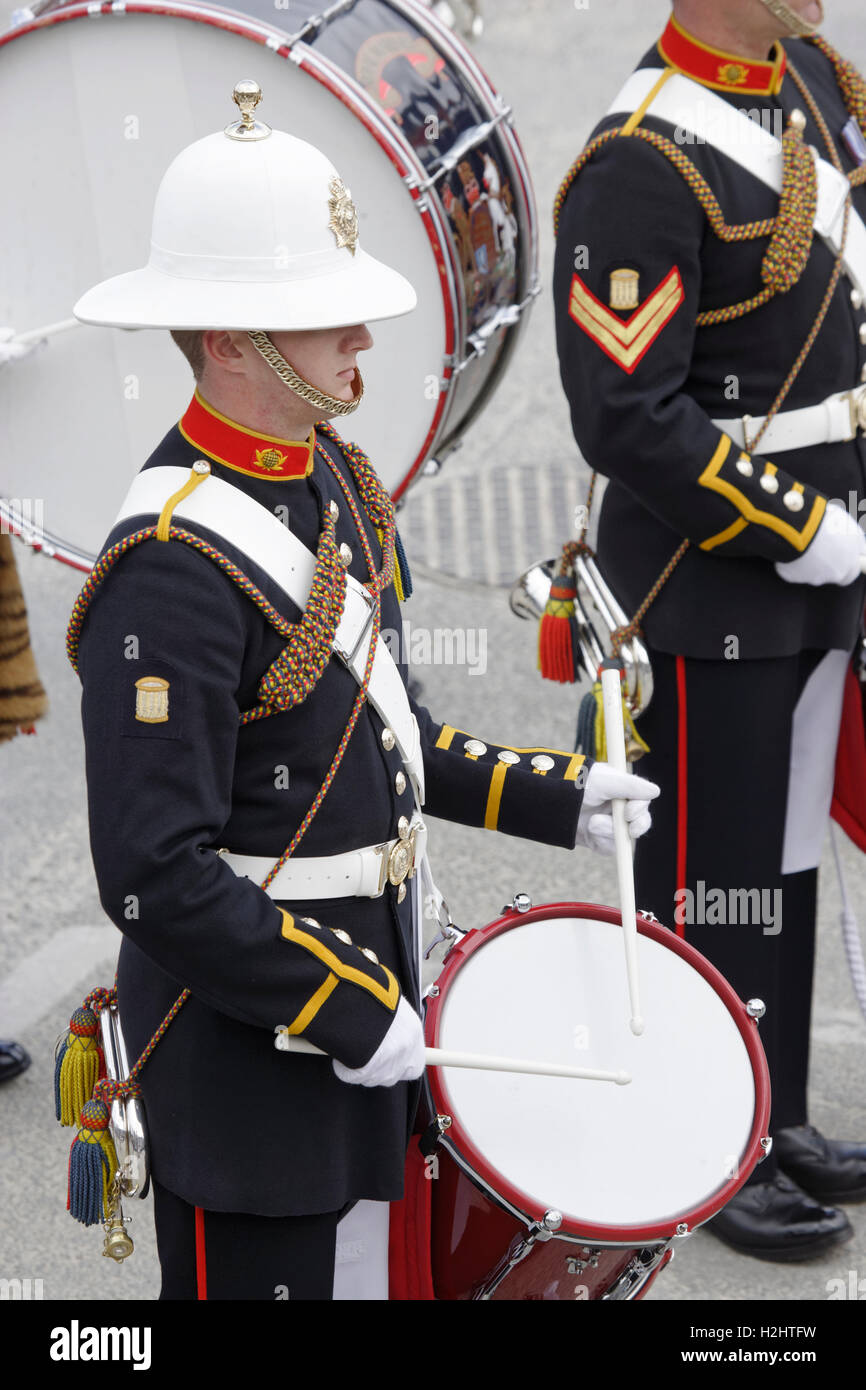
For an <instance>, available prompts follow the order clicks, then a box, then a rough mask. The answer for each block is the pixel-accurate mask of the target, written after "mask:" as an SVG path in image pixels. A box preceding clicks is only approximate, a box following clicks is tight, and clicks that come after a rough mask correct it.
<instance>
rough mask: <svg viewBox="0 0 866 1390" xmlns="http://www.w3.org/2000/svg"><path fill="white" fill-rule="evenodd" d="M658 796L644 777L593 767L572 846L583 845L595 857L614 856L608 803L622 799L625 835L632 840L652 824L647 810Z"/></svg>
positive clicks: (607, 766) (605, 766)
mask: <svg viewBox="0 0 866 1390" xmlns="http://www.w3.org/2000/svg"><path fill="white" fill-rule="evenodd" d="M658 794H659V788H658V787H657V786H656V784H655V782H648V781H647V780H646V778H645V777H635V776H633V775H632V774H631V773H629V772H617V770H616V768H613V767H611V765H610V763H593V765H592V767H591V768H590V770H589V776H588V777H587V779H586V785H585V787H584V789H583V804H582V806H581V808H580V815H579V817H578V821H577V838H576V840H575V842H574V843H575V845H585V846H586V848H587V849H594V850H597V852H598V853H599V854H613V853H614V843H613V808H612V806H611V802H612V801H614V800H618V799H620V798H625V803H626V805H625V819H626V824H627V825H628V833H629V835H630V836H631V838H632V839H633V840H636V839H637V838H638V836H639V835H643V834H645V832H646V831H647V830H649V828H650V826H651V824H652V817H651V816H650V813H649V810H648V807H649V804H650V802H651V801H653V800H654V799H655V797H657V796H658Z"/></svg>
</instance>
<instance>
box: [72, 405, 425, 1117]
mask: <svg viewBox="0 0 866 1390" xmlns="http://www.w3.org/2000/svg"><path fill="white" fill-rule="evenodd" d="M316 429H317V430H318V431H319V432H320V433H321V434H324V435H325V436H326V438H328V439H330V440H331V441H332V442H333V443H335V444H336V445H337V447H338V448H339V449H340V451H341V452H342V454H343V456H344V458H345V460H346V462H347V463H348V465H349V469H350V471H351V473H352V476H353V478H354V480H355V483H356V485H357V488H358V492H359V494H360V496H361V500H362V502H363V504H364V507H365V509H366V511H367V515H368V516H369V518H370V520H371V521H372V523H373V526H374V527H375V528H376V531H377V534H378V535H379V538H380V541H381V545H382V568H381V569H380V570H379V571H377V570H376V563H375V560H374V558H373V552H372V550H371V548H370V543H369V541H368V539H367V533H366V531H365V529H364V524H363V521H362V519H361V514H360V511H359V509H358V506H357V504H356V502H355V499H354V498H353V496H352V493H351V489H350V488H349V485H348V483H347V482H346V480H345V478H344V477H343V475H342V473H341V471H340V469H339V468H338V467H337V465H336V464H335V463H334V461H333V459H332V458H331V456H330V454H329V453H328V452H327V450H326V449H324V448H323V447H322V445H321V444H320V443H319V442H318V441H316V452H317V454H318V455H319V457H320V458H321V459H322V460H323V462H324V463H325V464H326V465H327V467H328V468H330V470H331V472H332V473H333V475H334V477H335V478H336V480H337V482H338V483H339V485H340V488H341V489H342V491H343V494H344V496H345V498H346V502H347V503H348V506H349V510H350V512H351V513H352V517H353V520H354V522H355V527H356V529H357V532H358V536H359V538H360V541H361V546H362V548H363V551H364V558H365V560H366V562H367V569H368V571H369V574H370V579H369V581H368V582H367V584H366V585H365V587H366V588H367V589H368V591H369V592H370V594H371V596H372V598H373V601H374V602H373V621H372V628H371V636H370V646H369V650H368V653H367V660H366V665H365V668H364V675H363V679H362V681H361V683H360V688H359V690H358V694H357V697H356V699H355V703H354V706H353V708H352V712H351V714H350V716H349V720H348V723H347V725H346V728H345V730H344V732H343V736H342V738H341V739H340V743H339V746H338V748H337V751H336V753H335V754H334V757H333V760H332V762H331V766H330V767H329V769H328V771H327V773H326V775H325V779H324V781H323V783H322V785H321V787H320V788H319V790H318V792H317V793H316V795H315V797H314V798H313V801H312V803H311V805H310V808H309V810H308V811H307V814H306V815H305V816H304V819H303V820H302V821H301V824H300V825H299V826H298V829H297V830H296V831H295V834H294V836H293V838H292V840H291V842H290V844H289V845H287V847H286V849H285V850H284V851H283V853H282V854H281V855H280V858H279V859H278V860H277V862H276V863H275V864H274V866H273V868H272V869H271V871H270V873H269V874H268V875H267V877H266V878H265V879H264V880H263V881H262V883H261V885H260V886H261V888H262V889H263V890H265V891H266V890H267V888H268V885H269V884H270V883H271V882H272V881H273V879H274V878H275V877H276V875H277V874H278V873H279V871H280V869H281V868H282V867H283V865H284V864H285V863H286V862H287V860H288V859H289V858H290V857H291V855H292V854H294V852H295V850H296V849H297V847H298V845H299V843H300V841H301V839H302V837H303V836H304V834H305V833H306V831H307V830H308V829H309V826H310V823H311V821H312V820H313V817H314V816H315V815H316V812H317V811H318V810H319V807H320V806H321V804H322V802H323V801H324V799H325V796H326V794H327V792H328V789H329V787H330V786H331V783H332V782H333V780H334V776H335V774H336V772H337V769H338V767H339V766H340V763H341V762H342V759H343V754H344V753H345V751H346V748H347V746H348V743H349V739H350V737H351V735H352V732H353V730H354V728H355V725H356V724H357V721H358V717H359V715H360V713H361V709H362V707H363V705H364V703H365V701H366V699H367V688H368V686H369V682H370V676H371V673H372V669H373V661H374V658H375V655H376V647H377V643H378V639H379V630H380V626H381V600H382V594H383V592H384V590H385V589H387V587H388V585H389V584H391V583H392V582H394V581H395V579H396V577H397V576H396V567H395V561H396V558H397V554H398V552H399V558H400V561H401V562H402V560H403V557H402V548H401V547H400V546H399V542H398V541H397V531H396V522H395V517H394V504H393V502H392V501H391V498H390V496H389V495H388V493H387V491H386V490H385V488H384V487H383V486H382V483H381V482H380V480H379V478H378V476H377V474H376V472H375V470H374V469H373V466H372V464H371V463H370V461H369V459H368V458H367V456H366V455H365V454H364V453H363V452H362V451H361V450H360V449H359V448H358V447H357V446H356V445H354V444H347V443H346V441H345V440H343V439H341V438H340V436H339V435H338V434H337V432H336V430H334V429H332V427H331V426H330V425H328V424H319V425H317V426H316ZM335 524H336V522H335V516H334V512H333V510H332V509H331V508H330V507H329V508H328V509H327V510H326V512H325V524H324V529H323V531H322V533H321V536H320V538H319V547H318V551H317V557H316V568H315V573H314V576H313V583H312V587H311V589H310V595H309V598H308V600H307V605H306V607H305V609H304V613H303V615H302V617H301V621H300V622H299V623H289V622H288V621H287V620H286V619H285V618H283V616H282V615H281V614H280V613H279V612H278V611H277V609H275V608H274V607H273V605H272V604H270V603H269V601H268V600H267V598H266V597H265V595H264V594H263V593H262V592H261V590H259V589H258V588H257V587H256V585H255V584H253V582H252V580H250V579H249V578H247V576H246V575H245V574H244V573H243V571H242V570H240V569H238V567H237V566H236V565H235V564H233V562H232V561H231V560H229V559H228V557H227V556H225V555H223V554H221V552H220V551H218V550H215V549H214V547H213V546H211V545H209V544H208V543H207V542H206V541H203V540H202V539H201V538H200V537H199V536H195V535H193V534H192V533H191V532H189V531H185V530H183V529H182V528H181V527H176V526H172V527H171V528H170V530H169V533H168V536H169V539H171V540H178V541H183V542H184V543H186V544H187V545H190V546H192V547H193V548H194V549H196V550H198V551H199V552H200V553H201V554H203V555H205V556H206V557H207V558H208V559H211V560H213V561H214V563H215V564H217V565H218V566H219V568H220V569H222V570H223V572H224V573H225V574H226V575H227V576H228V578H230V579H231V580H233V582H234V583H236V584H237V585H238V587H239V588H240V589H241V590H242V591H243V592H244V593H245V594H246V595H247V596H248V597H249V598H250V599H252V601H253V602H254V603H255V604H256V606H257V607H258V608H259V609H260V610H261V611H262V612H263V613H264V615H265V617H266V618H267V619H268V621H269V622H270V623H271V625H272V626H273V627H274V628H276V630H277V631H278V632H280V633H281V634H282V635H284V636H288V638H289V640H288V643H287V645H286V646H285V648H284V649H283V651H282V652H281V653H280V655H279V656H278V657H277V659H276V660H275V661H274V662H273V663H272V664H271V666H270V667H269V668H268V670H267V671H266V672H265V674H264V676H263V677H262V679H261V681H260V682H259V688H258V693H259V697H260V701H261V703H260V704H258V705H256V706H255V707H254V708H253V709H251V710H247V711H246V712H244V713H242V714H241V715H240V716H239V722H240V724H241V725H243V724H248V723H250V722H251V721H253V720H257V719H266V718H267V717H268V716H269V715H271V714H274V713H278V712H282V711H285V710H288V709H291V708H292V706H293V705H295V704H298V703H300V702H301V701H303V700H304V699H306V697H307V695H309V694H310V692H311V691H312V689H313V688H314V687H315V685H316V683H317V682H318V680H319V678H320V677H321V675H322V673H323V671H324V669H325V666H326V665H327V663H328V661H329V660H330V656H331V650H332V644H333V640H334V635H335V633H336V630H337V626H338V624H339V621H340V618H341V616H342V612H343V603H344V600H345V594H346V572H345V569H344V566H343V564H342V561H341V559H340V555H339V551H338V550H337V546H336V541H335V539H334V527H335ZM156 534H157V527H156V526H148V527H145V528H144V530H142V531H137V532H135V533H134V534H133V535H130V536H125V537H124V538H123V539H122V540H121V541H118V542H117V544H116V545H114V546H112V547H111V549H110V550H108V551H106V552H105V554H104V555H102V556H101V557H100V559H99V560H98V561H97V564H96V565H95V567H94V569H93V571H92V573H91V574H90V576H89V577H88V579H87V582H86V583H85V585H84V588H83V589H82V591H81V593H80V594H79V596H78V598H77V599H76V601H75V605H74V607H73V610H72V616H71V618H70V622H69V630H68V633H67V643H66V646H67V654H68V656H69V660H70V662H71V663H72V667H73V669H74V670H75V671H77V670H78V646H79V640H80V636H81V629H82V626H83V623H84V619H85V617H86V615H87V610H88V607H89V605H90V602H91V599H92V598H93V596H94V594H95V593H96V590H97V589H98V587H99V585H100V584H101V583H102V582H103V580H104V579H105V577H106V575H108V574H109V572H110V571H111V570H112V569H113V567H114V565H115V563H116V562H117V560H119V559H120V557H121V556H122V555H124V554H126V553H127V551H129V550H131V549H132V548H133V547H134V546H136V545H139V544H141V543H142V542H143V541H146V540H152V539H154V538H156ZM404 586H405V589H406V592H407V594H408V593H409V592H411V590H410V589H409V587H408V569H404V573H403V577H402V584H401V585H398V591H402V588H403V587H404ZM190 993H191V991H190V990H189V989H185V990H184V991H183V993H182V994H181V995H180V996H179V997H178V998H177V999H176V1000H175V1002H174V1004H172V1006H171V1008H170V1009H169V1011H168V1013H167V1014H166V1016H165V1018H164V1019H163V1021H162V1023H161V1024H160V1025H159V1027H158V1028H157V1030H156V1032H155V1033H154V1035H153V1037H152V1038H151V1039H150V1042H149V1043H148V1044H147V1047H146V1048H145V1049H144V1051H143V1053H142V1054H141V1056H140V1057H139V1058H138V1060H137V1061H136V1062H135V1064H134V1065H133V1066H132V1067H131V1068H130V1071H129V1076H128V1078H127V1079H126V1080H124V1081H112V1080H110V1079H108V1078H105V1077H104V1078H103V1079H102V1080H100V1081H97V1083H96V1085H95V1086H94V1088H93V1097H94V1100H95V1101H101V1102H102V1103H103V1104H104V1105H106V1106H108V1107H110V1105H111V1103H112V1101H114V1100H119V1099H124V1098H126V1097H136V1098H137V1097H139V1096H140V1095H141V1090H140V1087H139V1085H138V1082H137V1080H136V1078H137V1076H138V1075H139V1073H140V1071H141V1068H142V1067H143V1066H144V1063H145V1062H146V1061H147V1059H148V1057H149V1056H150V1054H151V1052H152V1051H153V1049H154V1048H155V1047H156V1044H157V1043H158V1042H159V1040H160V1038H161V1037H162V1036H163V1034H164V1033H165V1031H166V1029H167V1028H168V1026H169V1024H170V1023H171V1022H172V1020H173V1019H174V1018H175V1016H176V1015H177V1013H178V1012H179V1010H180V1009H181V1007H182V1006H183V1004H185V1003H186V1000H187V999H188V998H189V997H190ZM116 999H117V981H116V980H115V985H114V988H113V989H111V990H107V989H101V988H100V989H95V990H92V991H91V993H90V994H88V996H87V998H86V999H85V1001H84V1009H85V1010H88V1009H89V1010H91V1011H92V1012H93V1014H99V1013H100V1012H101V1011H102V1009H104V1008H106V1007H108V1006H109V1005H110V1004H112V1003H113V1002H115V1001H116ZM79 1012H81V1011H79Z"/></svg>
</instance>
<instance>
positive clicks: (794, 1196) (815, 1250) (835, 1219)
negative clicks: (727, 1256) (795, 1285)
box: [707, 1173, 854, 1261]
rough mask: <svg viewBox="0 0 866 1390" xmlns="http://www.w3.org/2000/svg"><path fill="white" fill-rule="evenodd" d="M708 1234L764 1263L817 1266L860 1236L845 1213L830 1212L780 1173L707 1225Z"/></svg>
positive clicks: (747, 1192)
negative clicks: (816, 1262) (828, 1252)
mask: <svg viewBox="0 0 866 1390" xmlns="http://www.w3.org/2000/svg"><path fill="white" fill-rule="evenodd" d="M707 1230H709V1231H712V1233H713V1235H716V1236H718V1237H719V1239H720V1240H723V1241H724V1242H725V1244H726V1245H730V1246H733V1248H734V1249H735V1250H739V1251H741V1252H742V1254H744V1255H753V1256H754V1257H755V1259H758V1260H782V1261H787V1260H811V1259H813V1258H814V1256H816V1255H823V1254H824V1252H825V1251H826V1250H830V1249H831V1248H832V1247H833V1246H834V1245H841V1244H842V1242H843V1241H846V1240H850V1238H851V1236H852V1235H853V1234H854V1232H853V1230H852V1229H851V1223H850V1222H849V1220H848V1218H847V1216H846V1215H845V1213H844V1211H838V1210H837V1209H836V1208H834V1207H824V1206H821V1205H820V1204H819V1203H818V1202H816V1201H814V1200H813V1199H812V1198H811V1197H810V1196H809V1195H808V1193H806V1192H803V1191H802V1189H801V1188H799V1187H797V1185H796V1183H793V1182H791V1179H790V1178H789V1177H786V1175H785V1174H784V1173H778V1174H777V1175H776V1177H774V1178H771V1179H770V1180H769V1181H768V1182H756V1183H750V1184H749V1185H748V1186H747V1187H743V1188H741V1189H740V1191H739V1192H738V1193H737V1194H736V1195H735V1196H734V1197H732V1198H731V1200H730V1201H729V1202H728V1204H727V1206H726V1207H724V1208H723V1209H722V1210H721V1211H720V1212H719V1214H718V1216H715V1217H713V1219H712V1221H708V1222H707Z"/></svg>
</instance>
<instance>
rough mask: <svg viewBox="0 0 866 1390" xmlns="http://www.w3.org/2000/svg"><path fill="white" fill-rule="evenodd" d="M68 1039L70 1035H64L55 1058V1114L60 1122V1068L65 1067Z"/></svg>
mask: <svg viewBox="0 0 866 1390" xmlns="http://www.w3.org/2000/svg"><path fill="white" fill-rule="evenodd" d="M68 1037H69V1034H68V1033H66V1034H64V1037H63V1040H62V1042H61V1043H60V1045H59V1047H58V1049H57V1055H56V1057H55V1058H54V1114H55V1116H56V1118H57V1119H58V1120H59V1119H60V1114H61V1105H60V1068H61V1067H62V1066H63V1058H64V1057H65V1056H66V1040H67V1038H68Z"/></svg>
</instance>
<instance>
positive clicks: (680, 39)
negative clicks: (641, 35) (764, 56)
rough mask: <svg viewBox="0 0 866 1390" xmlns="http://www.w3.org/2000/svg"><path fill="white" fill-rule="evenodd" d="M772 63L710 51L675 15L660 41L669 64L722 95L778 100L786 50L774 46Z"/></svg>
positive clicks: (777, 45) (663, 54)
mask: <svg viewBox="0 0 866 1390" xmlns="http://www.w3.org/2000/svg"><path fill="white" fill-rule="evenodd" d="M774 47H775V55H776V56H775V58H774V59H773V61H772V62H771V63H751V62H749V60H748V59H747V58H740V57H738V56H737V55H736V54H735V53H723V52H722V50H721V49H720V48H710V47H709V46H708V45H707V44H705V43H701V42H700V41H699V40H698V39H695V38H693V37H692V35H691V34H689V33H687V32H686V30H685V29H683V28H682V26H681V25H679V24H677V22H676V20H675V19H674V17H673V15H671V18H670V21H669V23H668V27H667V29H665V31H664V33H663V34H662V36H661V38H660V39H659V41H658V50H659V53H660V54H661V56H662V57H663V58H664V60H665V62H666V63H668V64H669V65H670V66H671V67H673V68H676V69H677V70H678V71H679V72H684V73H685V74H686V76H687V77H693V78H695V80H696V81H698V82H702V83H703V85H704V86H705V87H714V88H715V90H716V91H718V92H743V93H744V94H745V95H748V96H765V97H769V96H776V94H777V93H778V91H779V88H780V87H781V85H782V78H783V77H784V76H785V64H786V58H785V50H784V48H783V47H782V45H781V44H780V43H777V44H775V45H774Z"/></svg>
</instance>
